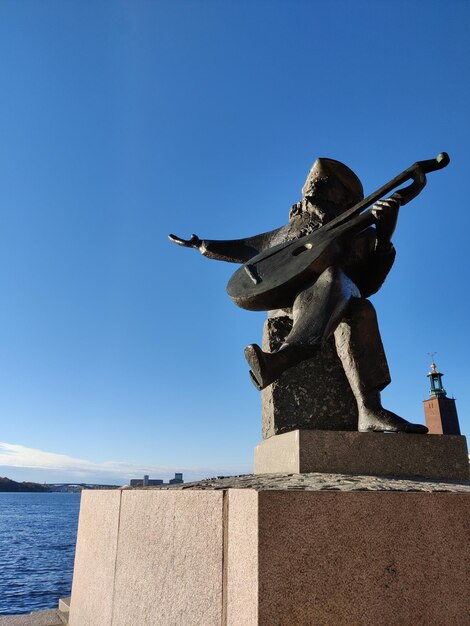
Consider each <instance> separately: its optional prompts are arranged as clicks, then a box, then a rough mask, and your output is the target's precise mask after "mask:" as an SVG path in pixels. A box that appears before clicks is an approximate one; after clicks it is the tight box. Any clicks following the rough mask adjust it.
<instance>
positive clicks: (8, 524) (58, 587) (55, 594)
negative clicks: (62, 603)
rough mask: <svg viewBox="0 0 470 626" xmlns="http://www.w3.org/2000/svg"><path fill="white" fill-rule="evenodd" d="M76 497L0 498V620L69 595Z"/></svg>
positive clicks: (11, 495) (30, 495)
mask: <svg viewBox="0 0 470 626" xmlns="http://www.w3.org/2000/svg"><path fill="white" fill-rule="evenodd" d="M79 507H80V494H79V493H0V615H16V614H19V613H30V612H31V611H37V610H41V609H53V608H57V603H58V600H59V598H63V597H64V596H69V595H70V590H71V586H72V571H73V559H74V554H75V543H76V538H77V525H78V513H79Z"/></svg>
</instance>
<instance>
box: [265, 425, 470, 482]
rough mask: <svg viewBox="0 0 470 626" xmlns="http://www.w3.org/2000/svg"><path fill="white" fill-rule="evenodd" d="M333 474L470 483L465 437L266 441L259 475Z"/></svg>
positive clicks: (298, 434)
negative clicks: (289, 473)
mask: <svg viewBox="0 0 470 626" xmlns="http://www.w3.org/2000/svg"><path fill="white" fill-rule="evenodd" d="M274 472H295V473H297V472H298V473H304V472H332V473H336V472H338V473H350V474H371V475H377V476H401V477H406V476H419V477H423V478H435V479H439V478H444V479H456V480H468V479H469V478H470V476H469V464H468V450H467V444H466V439H465V437H462V436H458V435H409V434H384V433H359V432H340V431H326V430H296V431H292V432H290V433H284V434H282V435H276V436H275V437H271V438H269V439H265V440H264V441H262V442H261V443H260V444H259V445H258V446H257V448H256V449H255V466H254V473H255V474H263V473H268V474H271V473H274Z"/></svg>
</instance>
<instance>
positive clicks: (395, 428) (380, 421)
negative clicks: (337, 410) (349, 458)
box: [358, 391, 428, 435]
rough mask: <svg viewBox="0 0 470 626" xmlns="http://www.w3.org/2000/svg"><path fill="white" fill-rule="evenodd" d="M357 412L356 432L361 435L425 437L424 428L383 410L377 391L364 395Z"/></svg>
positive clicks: (426, 430)
mask: <svg viewBox="0 0 470 626" xmlns="http://www.w3.org/2000/svg"><path fill="white" fill-rule="evenodd" d="M358 411H359V421H358V431H359V432H362V433H365V432H393V433H411V434H416V435H425V434H426V433H427V432H428V429H427V428H426V426H422V425H421V424H412V423H411V422H408V421H407V420H405V419H403V418H402V417H399V416H398V415H396V414H395V413H392V411H388V410H387V409H384V408H383V406H382V403H381V401H380V392H379V391H374V392H371V393H368V394H364V395H363V398H361V401H360V402H358Z"/></svg>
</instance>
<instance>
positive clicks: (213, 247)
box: [169, 228, 281, 263]
mask: <svg viewBox="0 0 470 626" xmlns="http://www.w3.org/2000/svg"><path fill="white" fill-rule="evenodd" d="M280 230H281V229H280V228H276V229H275V230H270V231H268V232H266V233H262V234H261V235H255V236H254V237H247V238H245V239H227V240H223V239H199V237H198V236H197V235H193V236H192V237H191V239H181V238H180V237H177V236H176V235H169V239H170V241H173V243H176V244H177V245H179V246H184V247H186V248H195V249H196V250H199V252H200V253H201V254H203V255H204V256H206V257H208V258H209V259H216V260H217V261H227V262H229V263H246V262H247V261H249V260H250V259H252V258H253V257H254V256H256V255H257V254H258V253H259V252H261V251H262V250H265V249H266V248H269V247H270V246H271V242H272V240H273V239H274V237H275V236H276V234H277V233H278V232H279V231H280Z"/></svg>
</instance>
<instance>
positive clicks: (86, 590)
mask: <svg viewBox="0 0 470 626" xmlns="http://www.w3.org/2000/svg"><path fill="white" fill-rule="evenodd" d="M222 578H223V492H222V491H211V492H208V491H191V492H186V491H161V490H157V489H156V490H151V489H145V490H132V491H131V490H129V491H126V490H124V491H121V490H116V491H114V490H113V491H104V490H103V491H101V490H100V491H84V492H83V493H82V503H81V507H80V522H79V531H78V538H77V550H76V558H75V568H74V575H73V586H72V600H71V607H70V621H69V623H70V626H97V624H99V626H130V625H131V624H132V625H134V624H136V625H137V624H138V625H139V626H159V625H162V626H164V625H165V626H166V625H170V624H175V625H177V624H181V626H196V625H200V626H216V625H217V626H218V624H220V616H221V614H222Z"/></svg>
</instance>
